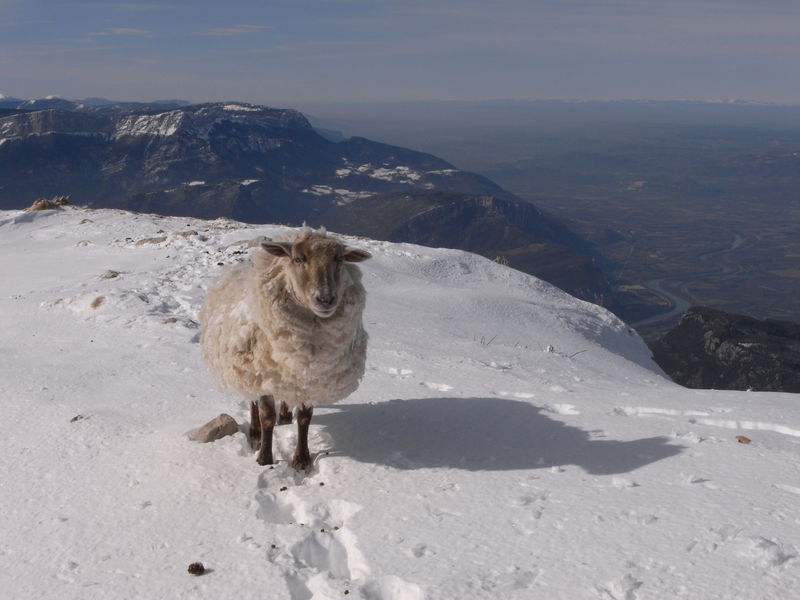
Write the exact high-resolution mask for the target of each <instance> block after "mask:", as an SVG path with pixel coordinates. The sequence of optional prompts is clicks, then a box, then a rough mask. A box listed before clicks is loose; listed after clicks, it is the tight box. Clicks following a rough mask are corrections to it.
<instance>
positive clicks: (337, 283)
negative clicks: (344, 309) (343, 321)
mask: <svg viewBox="0 0 800 600" xmlns="http://www.w3.org/2000/svg"><path fill="white" fill-rule="evenodd" d="M262 247H263V248H264V250H266V251H267V252H269V253H270V254H272V255H273V256H277V257H279V258H281V259H283V260H285V261H287V264H286V268H285V270H286V274H287V280H288V283H289V285H290V286H291V291H292V293H293V294H294V297H295V298H296V299H297V300H298V302H300V303H301V304H302V305H304V306H305V307H306V308H308V309H309V310H310V311H312V312H313V313H314V314H315V315H317V316H318V317H320V318H323V319H326V318H328V317H331V316H333V315H334V314H335V313H336V309H337V308H338V306H339V301H340V300H341V298H342V294H343V292H344V289H345V287H346V285H347V283H348V281H347V276H346V273H345V269H344V268H343V266H344V263H345V262H361V261H363V260H367V259H368V258H370V256H371V255H370V253H369V252H365V251H364V250H359V249H358V248H353V247H351V246H345V245H344V244H342V243H340V242H338V241H337V240H335V239H333V238H330V237H324V236H310V237H307V238H301V239H300V240H299V241H295V242H264V243H263V244H262Z"/></svg>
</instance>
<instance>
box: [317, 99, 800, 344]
mask: <svg viewBox="0 0 800 600" xmlns="http://www.w3.org/2000/svg"><path fill="white" fill-rule="evenodd" d="M404 108H405V110H400V109H399V108H398V107H397V106H393V107H392V110H391V115H392V118H391V119H390V118H389V111H388V110H387V107H385V106H384V107H381V106H379V105H372V106H364V105H358V111H357V112H356V111H353V110H350V111H349V112H348V109H347V107H345V106H338V107H310V108H309V109H308V110H309V112H311V113H312V114H315V115H317V116H318V118H322V119H324V122H325V123H326V125H327V126H329V127H337V126H339V127H341V128H342V129H343V131H344V132H345V133H347V134H351V133H358V134H360V135H371V136H373V137H374V138H376V139H382V140H388V141H392V142H394V143H403V144H406V145H409V146H410V147H414V148H419V149H422V150H425V151H427V152H433V153H436V154H437V155H438V156H442V157H444V158H446V159H447V160H448V161H450V162H452V163H453V164H455V165H456V166H458V167H460V168H466V169H470V170H472V171H475V172H478V173H481V174H482V175H485V176H487V177H489V178H490V179H491V180H493V181H495V182H496V183H498V184H499V185H501V186H502V187H504V188H505V189H507V190H509V191H510V192H512V193H514V194H515V195H517V196H518V197H520V198H522V199H524V200H528V201H530V202H532V203H533V204H535V205H536V206H538V207H540V208H542V209H544V210H546V211H548V212H549V213H550V214H553V215H554V216H556V217H557V218H560V219H563V220H564V221H565V223H566V224H567V225H568V226H569V227H570V228H571V229H572V230H573V231H575V232H576V233H578V234H580V235H581V236H583V237H584V238H585V239H587V240H589V241H590V242H591V243H592V244H594V246H595V248H596V249H597V251H598V253H599V254H600V255H601V256H602V257H603V263H602V265H601V266H602V267H603V269H604V270H605V272H606V273H607V274H608V277H609V279H610V280H611V284H612V289H613V294H614V296H615V299H616V301H617V303H618V304H617V306H616V307H615V312H616V313H617V314H618V315H620V316H621V317H622V318H624V319H625V320H626V321H627V322H629V323H633V324H634V325H635V326H636V327H637V329H638V330H639V332H640V333H641V334H642V335H644V336H645V337H653V336H654V335H657V334H658V333H660V332H663V331H665V330H666V329H669V328H670V327H671V326H672V325H674V324H675V322H676V320H677V318H678V317H679V316H680V314H681V313H682V312H683V311H684V310H685V309H686V308H688V307H689V306H691V305H704V306H711V307H714V308H718V309H721V310H724V311H729V312H735V313H743V314H748V315H752V316H755V317H760V318H775V319H786V320H797V319H798V315H800V294H798V293H797V290H798V289H800V125H798V124H800V108H798V107H791V106H768V105H748V104H713V103H693V102H646V101H641V102H637V101H620V102H557V101H531V102H523V101H519V102H510V101H509V102H500V101H498V102H493V103H492V102H484V103H458V102H452V103H439V104H434V103H428V104H425V103H418V104H409V105H406V106H405V107H404Z"/></svg>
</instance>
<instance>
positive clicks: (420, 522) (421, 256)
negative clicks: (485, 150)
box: [0, 208, 800, 600]
mask: <svg viewBox="0 0 800 600" xmlns="http://www.w3.org/2000/svg"><path fill="white" fill-rule="evenodd" d="M282 231H285V228H282V227H278V226H271V225H265V226H252V225H244V224H240V223H236V222H233V221H228V220H222V219H220V220H216V221H201V220H196V219H187V218H162V217H158V216H155V215H141V214H134V213H127V212H123V211H115V210H86V209H78V208H67V209H65V210H58V211H43V212H37V213H23V212H19V211H0V252H2V255H3V257H4V260H3V261H2V267H0V269H2V270H1V271H0V327H1V328H2V331H3V332H4V335H3V336H2V338H0V398H2V401H3V407H4V410H5V412H4V418H3V420H2V423H3V425H2V428H3V429H2V435H0V457H1V458H0V476H1V477H2V482H3V484H2V488H0V531H2V532H3V535H2V538H0V557H2V561H3V564H4V568H3V569H0V586H1V589H3V595H4V597H8V598H34V597H39V598H49V597H54V595H55V594H57V596H58V597H59V598H65V599H70V598H75V599H78V598H80V599H93V598H102V599H104V600H105V599H127V598H164V597H166V598H176V599H180V598H215V599H219V598H221V599H234V598H252V597H257V596H264V597H269V598H276V599H281V598H287V599H308V598H316V599H331V598H342V597H344V595H345V592H348V595H347V597H348V598H359V599H364V600H417V599H423V598H427V599H429V600H434V599H449V598H458V599H471V598H503V599H529V598H548V599H564V600H574V599H582V598H587V599H628V600H635V599H640V600H644V599H663V598H690V599H702V600H706V599H729V598H763V599H766V598H770V599H776V598H777V599H782V598H786V599H789V598H794V597H795V595H796V590H797V589H798V585H799V584H800V559H798V554H800V553H799V552H798V546H800V517H799V516H798V513H797V502H798V495H800V467H798V465H800V462H798V453H800V440H799V439H798V432H800V403H798V398H797V396H796V395H792V394H776V393H772V394H770V393H754V392H750V393H745V392H727V391H725V392H720V391H710V390H688V389H684V388H681V387H679V386H676V385H675V384H673V383H671V382H669V381H668V380H667V379H666V378H665V377H664V376H663V375H662V374H661V373H660V371H659V370H658V368H657V367H655V366H654V365H653V363H652V362H651V360H650V358H649V353H648V351H647V349H646V347H645V346H644V344H643V342H642V341H641V340H640V339H639V338H638V336H636V335H635V334H634V333H633V332H632V331H630V330H629V329H628V328H627V327H626V326H625V325H624V324H623V323H621V322H620V321H619V320H618V319H616V318H615V317H613V316H612V315H610V314H609V313H607V312H606V311H604V310H603V309H601V308H598V307H596V306H593V305H590V304H587V303H584V302H581V301H579V300H576V299H574V298H572V297H570V296H568V295H566V294H564V293H562V292H561V291H559V290H557V289H555V288H553V287H552V286H549V285H548V284H546V283H543V282H541V281H539V280H537V279H535V278H532V277H529V276H527V275H524V274H522V273H519V272H517V271H513V270H511V269H508V268H506V267H503V266H502V265H498V264H495V263H493V262H491V261H488V260H485V259H483V258H480V257H477V256H475V255H471V254H468V253H464V252H459V251H454V250H442V249H430V248H424V247H419V246H413V245H408V244H392V243H388V242H380V241H372V240H365V239H360V238H359V239H355V238H349V243H352V244H354V245H357V246H360V247H363V248H365V249H367V250H369V251H370V252H371V253H373V255H374V258H373V259H372V260H370V261H367V262H365V263H363V267H362V269H363V271H364V282H365V286H366V288H367V290H368V306H367V312H366V315H365V322H366V327H367V329H368V331H369V333H370V336H371V337H370V350H369V356H368V370H367V374H366V376H365V378H364V381H363V383H362V385H361V387H360V388H359V390H358V391H357V392H356V393H355V394H353V395H352V396H351V397H350V398H348V399H347V400H345V401H344V402H342V403H340V404H338V405H334V406H331V407H329V408H326V409H320V410H318V411H317V412H316V413H315V416H314V420H313V421H312V425H311V434H310V445H311V450H312V453H314V454H316V459H315V468H314V471H313V473H310V474H308V475H304V474H297V473H295V472H293V471H292V470H291V469H289V468H287V465H286V460H287V458H288V457H289V456H290V454H291V451H292V449H293V444H294V428H293V427H289V426H284V427H279V428H277V431H276V457H277V458H278V459H279V463H278V464H277V465H275V468H273V469H270V468H264V467H259V466H258V465H257V464H256V462H255V459H254V456H253V455H252V454H251V453H250V451H249V447H248V444H247V441H246V438H245V435H244V433H239V434H236V435H234V436H232V437H228V438H224V439H222V440H219V441H217V442H214V443H211V444H198V443H194V442H191V441H189V439H188V437H187V434H188V433H189V432H190V431H192V430H193V429H195V428H197V427H199V426H200V425H202V424H203V423H205V422H206V421H208V420H209V419H211V418H212V417H214V416H216V415H217V414H219V413H221V412H228V413H230V414H231V415H232V416H233V417H234V418H236V420H237V421H238V422H239V423H240V424H241V425H242V427H243V429H244V428H245V426H246V423H247V420H248V418H249V415H248V409H247V406H246V403H245V402H244V401H243V400H242V399H240V398H238V397H236V396H233V395H229V394H225V393H222V392H220V391H218V390H217V389H216V388H215V386H214V385H213V383H212V381H211V379H210V378H209V376H208V374H207V373H206V371H205V369H204V367H203V365H202V363H201V360H200V357H199V350H198V344H197V339H198V329H197V311H198V308H199V306H200V303H201V302H202V299H203V297H204V295H205V293H206V291H207V289H208V286H209V285H210V283H211V282H212V281H213V280H214V278H215V277H216V276H218V274H219V273H220V271H221V270H222V267H221V266H219V265H218V263H224V264H232V263H234V262H236V261H238V260H242V259H243V258H244V256H245V255H243V254H242V251H246V248H245V246H244V245H243V244H237V242H242V241H244V240H250V239H252V238H255V237H257V236H259V235H265V236H274V235H277V234H278V233H280V232H282ZM109 271H116V272H117V273H118V275H117V276H116V277H110V276H109V275H108V272H109ZM742 432H746V433H747V435H748V437H749V438H751V440H752V441H751V443H749V444H744V443H739V442H738V441H737V440H736V435H738V434H741V433H742ZM323 484H324V485H323ZM195 561H201V562H203V563H204V565H205V566H206V569H207V572H206V574H205V575H203V576H200V577H196V576H193V575H190V574H189V573H187V571H186V569H187V567H188V565H189V564H190V563H192V562H195Z"/></svg>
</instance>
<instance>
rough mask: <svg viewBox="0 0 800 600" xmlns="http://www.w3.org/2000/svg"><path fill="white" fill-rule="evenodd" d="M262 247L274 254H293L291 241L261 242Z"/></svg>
mask: <svg viewBox="0 0 800 600" xmlns="http://www.w3.org/2000/svg"><path fill="white" fill-rule="evenodd" d="M261 247H262V248H263V249H264V250H266V251H267V252H269V253H270V254H272V256H291V255H292V244H291V242H272V241H270V242H261Z"/></svg>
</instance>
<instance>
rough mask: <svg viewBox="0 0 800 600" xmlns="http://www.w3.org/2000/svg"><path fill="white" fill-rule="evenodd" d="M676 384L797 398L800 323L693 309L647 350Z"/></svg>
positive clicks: (799, 371) (707, 309) (799, 376)
mask: <svg viewBox="0 0 800 600" xmlns="http://www.w3.org/2000/svg"><path fill="white" fill-rule="evenodd" d="M650 348H651V350H652V351H653V358H654V359H655V361H656V362H657V363H658V365H659V366H660V367H661V368H662V369H664V371H665V372H666V373H667V374H668V375H669V376H670V377H672V379H673V380H675V382H676V383H679V384H681V385H685V386H686V387H692V388H712V389H727V390H748V389H751V390H754V391H770V392H779V391H780V392H794V393H800V324H797V323H791V322H788V321H777V320H772V319H767V320H759V319H754V318H752V317H747V316H743V315H735V314H729V313H725V312H722V311H719V310H714V309H711V308H702V307H694V308H691V309H689V311H688V312H687V313H686V314H685V315H684V316H683V317H682V318H681V321H680V323H678V325H677V326H676V327H675V328H674V329H672V330H671V331H669V332H668V333H667V334H665V335H664V336H663V337H661V338H660V339H658V340H656V341H655V342H653V343H652V344H651V345H650Z"/></svg>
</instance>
